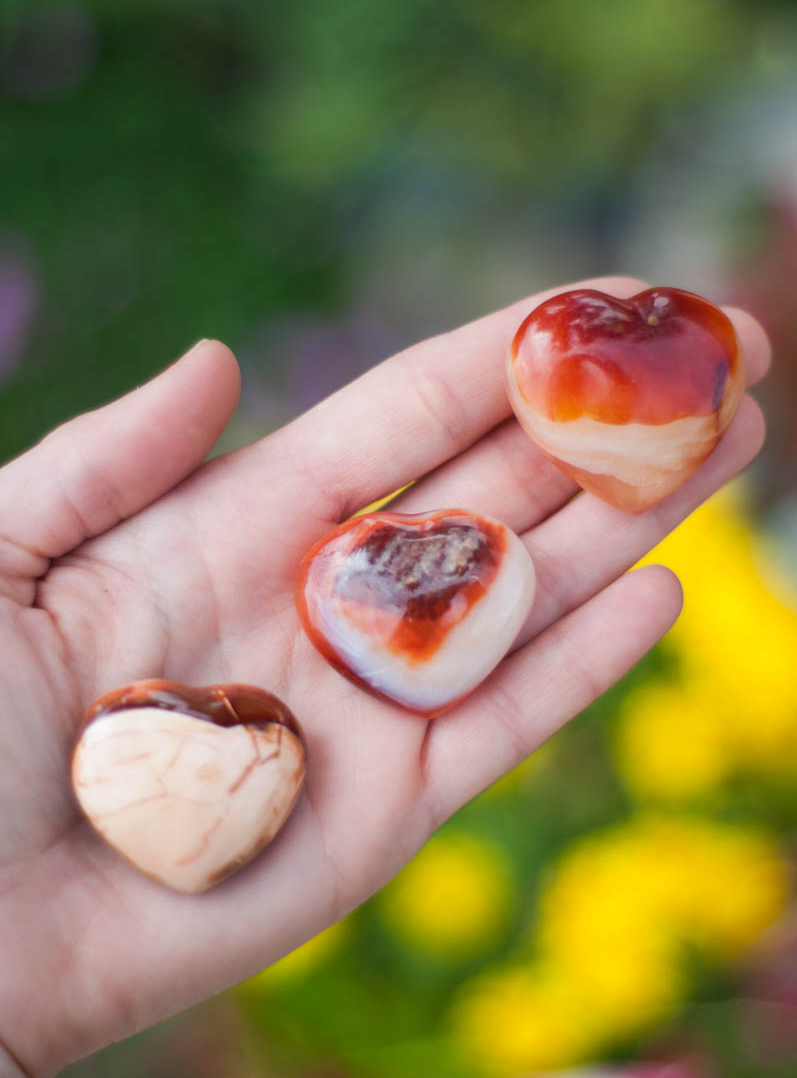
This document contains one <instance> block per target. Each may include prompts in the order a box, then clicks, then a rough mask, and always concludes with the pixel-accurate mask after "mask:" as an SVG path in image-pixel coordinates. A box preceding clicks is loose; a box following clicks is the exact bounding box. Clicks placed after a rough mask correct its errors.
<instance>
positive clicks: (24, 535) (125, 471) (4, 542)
mask: <svg viewBox="0 0 797 1078" xmlns="http://www.w3.org/2000/svg"><path fill="white" fill-rule="evenodd" d="M239 392H240V375H239V372H238V364H237V363H236V361H235V357H234V356H233V354H232V352H230V350H229V349H228V348H226V347H225V346H224V345H223V344H220V343H219V342H218V341H200V342H199V343H198V344H196V345H194V347H193V348H192V349H191V350H190V351H189V352H187V353H186V354H185V355H184V356H183V357H182V359H180V360H178V361H177V362H176V363H175V364H173V365H172V366H171V367H169V368H168V369H167V370H165V371H164V372H163V373H162V374H160V375H158V376H157V377H156V378H154V379H153V380H152V381H151V382H148V383H147V384H146V385H144V386H142V387H141V388H139V389H136V390H134V391H133V392H132V393H128V394H127V395H126V396H124V397H122V398H120V399H119V400H118V401H114V402H113V403H112V404H109V405H106V406H105V407H104V408H100V409H98V410H97V411H95V412H88V413H86V414H85V415H81V416H78V417H77V418H76V419H72V420H70V421H69V422H67V423H65V424H64V425H63V426H61V427H58V428H57V429H56V430H55V431H53V432H52V434H49V435H47V437H46V438H44V440H43V441H42V442H40V443H39V444H38V445H37V446H35V447H34V448H33V449H31V450H30V451H29V452H27V453H25V454H23V456H21V457H18V458H17V459H16V460H14V461H12V462H11V463H10V464H7V465H6V466H5V467H4V468H2V469H0V585H2V584H3V582H5V585H6V586H5V588H2V587H0V591H5V592H6V593H8V594H12V595H15V597H18V594H19V593H20V591H21V589H22V588H24V587H25V586H26V584H28V585H29V581H30V580H31V579H35V578H36V577H38V576H41V575H42V574H43V573H44V572H46V570H47V565H48V562H49V559H51V558H57V557H60V556H61V555H62V554H65V553H67V552H68V551H70V550H72V549H74V548H75V547H76V546H78V545H79V544H80V543H81V542H83V540H84V539H88V538H90V537H91V536H95V535H99V534H101V533H102V532H104V531H107V530H108V529H109V528H111V527H113V526H114V525H115V524H117V523H119V521H121V520H124V519H125V518H127V517H129V516H132V515H133V514H134V513H136V512H138V511H139V510H140V509H143V508H144V507H145V506H146V505H149V503H150V502H153V501H154V500H155V499H156V498H158V497H160V495H162V494H164V493H166V492H167V491H168V490H170V489H171V488H172V487H173V486H175V484H176V483H178V482H179V481H180V480H181V479H183V478H184V477H185V476H186V475H188V474H190V473H191V472H192V471H193V470H194V469H195V468H196V467H197V466H198V465H199V464H200V463H201V462H202V460H203V458H204V457H205V455H206V454H207V453H208V451H209V450H210V449H211V448H212V447H213V444H214V443H215V441H216V440H217V438H218V437H219V435H220V434H221V432H222V431H223V430H224V427H225V426H226V424H227V422H228V420H229V418H230V416H231V415H232V413H233V411H234V410H235V406H236V404H237V401H238V394H239Z"/></svg>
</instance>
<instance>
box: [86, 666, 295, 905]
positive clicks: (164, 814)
mask: <svg viewBox="0 0 797 1078" xmlns="http://www.w3.org/2000/svg"><path fill="white" fill-rule="evenodd" d="M304 770H305V754H304V747H303V744H302V739H301V734H300V731H299V727H298V724H297V722H296V720H295V719H294V717H293V715H292V714H291V712H290V711H289V710H288V708H287V707H286V706H285V705H284V704H283V703H282V702H281V701H280V700H278V699H277V697H276V696H272V695H271V693H267V692H264V691H263V690H262V689H258V688H256V687H255V686H251V685H209V686H207V687H205V688H201V689H199V688H190V687H188V686H187V685H179V684H177V683H176V682H173V681H137V682H133V683H132V684H130V685H126V686H125V687H123V688H121V689H117V690H116V691H115V692H112V693H108V694H107V695H106V696H103V697H102V698H101V699H100V700H98V701H97V702H96V703H95V704H94V705H93V706H92V707H91V708H89V710H88V711H87V712H86V716H85V721H84V726H83V728H82V730H81V732H80V736H79V737H78V741H77V744H76V746H75V752H74V755H73V758H72V784H73V787H74V790H75V794H76V796H77V799H78V801H79V802H80V806H81V808H82V809H83V811H84V812H85V813H86V815H87V817H88V818H89V820H90V822H91V823H92V825H93V826H94V827H95V828H96V829H97V831H99V833H100V834H101V835H102V836H103V838H104V839H105V840H106V841H107V842H108V843H109V845H111V846H113V847H114V849H116V850H117V851H118V852H119V853H121V854H122V855H123V856H124V857H126V858H127V859H128V860H129V861H131V862H132V863H133V864H134V865H135V866H136V867H137V868H139V869H141V871H142V872H145V873H147V875H150V876H153V877H155V879H158V880H160V881H161V883H165V884H166V885H167V886H168V887H171V888H173V889H174V890H176V891H186V892H195V891H204V890H205V889H206V888H208V887H211V886H213V884H215V883H218V882H219V881H220V880H222V879H224V878H225V877H227V876H229V875H230V874H231V873H233V872H235V871H237V870H238V869H239V868H242V867H243V865H245V864H247V862H249V861H250V860H251V859H252V858H253V857H254V856H255V855H256V854H257V853H258V852H259V851H260V850H261V849H262V848H263V847H264V846H266V845H267V844H268V843H269V842H270V841H271V840H272V838H273V837H274V836H275V835H276V833H277V831H279V829H280V828H281V827H282V825H283V823H284V822H285V820H286V819H287V817H288V815H289V814H290V811H291V809H292V808H293V806H294V803H295V802H296V799H297V797H298V796H299V790H300V789H301V785H302V780H303V778H304Z"/></svg>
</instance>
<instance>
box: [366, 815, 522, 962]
mask: <svg viewBox="0 0 797 1078" xmlns="http://www.w3.org/2000/svg"><path fill="white" fill-rule="evenodd" d="M511 899H512V890H511V878H510V872H509V867H508V862H507V858H506V856H505V855H504V854H503V851H502V850H501V849H500V848H499V847H497V846H496V845H494V844H493V843H489V842H487V841H485V840H484V839H476V838H474V837H473V836H471V835H465V834H456V833H454V832H443V833H441V834H439V835H438V836H437V837H435V838H433V839H432V840H431V841H430V842H429V843H427V845H426V846H425V847H424V848H423V849H422V850H421V852H420V853H419V854H418V856H417V857H416V858H415V860H414V861H412V862H411V863H410V864H409V865H408V866H407V867H406V868H405V869H404V871H403V872H401V873H400V874H399V876H397V878H396V879H395V880H394V881H393V883H391V884H390V885H389V886H388V887H387V888H386V889H385V890H384V891H383V892H382V894H381V896H380V898H379V902H380V905H381V909H382V913H383V916H384V917H385V920H386V921H387V922H388V923H389V924H390V925H391V926H392V927H393V928H394V929H395V930H396V932H397V933H398V934H399V935H400V936H401V937H403V939H404V940H405V941H406V942H408V943H409V944H411V945H412V946H415V947H418V948H420V949H421V950H424V951H427V952H431V953H435V954H438V955H440V956H444V957H453V958H458V957H460V956H470V955H471V954H474V953H476V952H478V951H480V950H482V949H483V948H484V947H486V946H489V945H490V944H492V943H494V942H495V940H496V939H497V937H498V936H499V935H500V933H501V930H502V929H503V928H504V927H505V925H506V922H507V917H508V914H509V909H510V905H511Z"/></svg>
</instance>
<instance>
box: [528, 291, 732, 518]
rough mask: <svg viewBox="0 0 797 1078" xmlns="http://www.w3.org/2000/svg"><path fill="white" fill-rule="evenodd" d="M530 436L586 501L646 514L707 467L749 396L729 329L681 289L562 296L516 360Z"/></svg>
mask: <svg viewBox="0 0 797 1078" xmlns="http://www.w3.org/2000/svg"><path fill="white" fill-rule="evenodd" d="M507 381H508V392H509V399H510V402H511V404H512V407H513V409H514V411H515V414H516V415H517V418H518V420H519V422H520V423H521V425H522V426H523V428H524V429H525V431H526V433H527V434H528V435H529V437H530V438H532V440H533V441H534V442H535V443H536V444H537V445H538V446H539V448H540V449H541V450H542V452H543V453H545V454H546V456H548V457H550V459H551V460H552V461H554V463H555V464H557V465H558V466H559V467H560V468H561V469H562V471H564V472H565V473H566V474H567V475H569V476H571V477H572V478H573V479H575V481H576V482H577V483H578V484H579V485H580V486H582V487H583V488H584V489H585V490H588V491H591V492H592V493H593V494H596V495H597V496H598V497H600V498H602V499H603V500H604V501H607V502H609V503H610V504H611V505H615V506H617V507H618V508H621V509H626V510H629V511H631V512H634V513H637V512H641V511H643V510H645V509H647V508H649V507H650V506H651V505H654V504H655V503H656V502H658V501H660V500H661V499H662V498H665V497H666V496H667V495H668V494H671V493H672V492H673V491H674V490H676V489H677V488H678V487H679V486H680V485H681V484H682V483H683V482H685V480H686V479H688V477H689V476H690V475H691V474H692V473H693V472H694V471H695V469H696V468H698V467H699V466H700V464H701V463H702V462H703V461H704V460H705V459H706V457H707V456H708V455H709V453H710V452H711V451H712V449H713V448H714V446H715V445H716V444H717V442H718V441H719V439H720V438H721V437H722V435H723V433H724V432H725V431H726V430H727V428H728V426H729V425H730V422H731V420H732V419H733V417H734V415H735V414H736V411H737V409H738V407H739V404H740V402H741V399H742V395H743V393H744V384H745V380H744V364H743V359H742V355H741V350H740V347H739V342H738V340H737V337H736V334H735V332H734V329H733V325H732V323H731V321H730V319H729V318H728V317H727V315H725V314H724V313H723V312H722V311H721V310H720V309H719V308H718V307H715V306H714V304H712V303H709V302H708V300H705V299H703V298H702V297H700V296H697V295H695V294H694V293H692V292H685V291H682V290H681V289H678V288H649V289H647V290H646V291H644V292H640V293H638V294H637V295H636V296H633V297H632V298H631V299H628V300H622V299H616V298H615V297H613V296H608V295H605V294H604V293H603V292H597V291H594V290H592V289H577V290H575V291H571V292H563V293H561V294H560V295H557V296H553V297H552V298H551V299H549V300H546V301H545V302H544V303H542V304H540V306H539V307H537V308H536V309H535V310H533V311H532V312H531V314H530V315H529V316H528V317H527V318H526V319H525V320H524V321H523V323H522V324H521V326H520V328H519V329H518V331H517V333H516V334H515V337H514V340H513V341H512V344H511V347H510V350H509V356H508V361H507Z"/></svg>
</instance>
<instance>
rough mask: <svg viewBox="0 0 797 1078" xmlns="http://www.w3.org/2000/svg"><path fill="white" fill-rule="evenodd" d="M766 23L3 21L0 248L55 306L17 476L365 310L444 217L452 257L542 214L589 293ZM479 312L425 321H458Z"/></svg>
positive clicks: (43, 307) (732, 14)
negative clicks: (73, 429)
mask: <svg viewBox="0 0 797 1078" xmlns="http://www.w3.org/2000/svg"><path fill="white" fill-rule="evenodd" d="M772 10H774V8H770V5H766V4H757V5H753V4H742V3H739V2H738V0H737V2H734V0H646V2H644V3H640V2H638V0H611V2H609V3H601V4H596V3H595V2H594V0H535V2H532V3H521V4H517V3H514V2H512V3H509V2H505V0H499V2H496V3H490V4H485V3H481V2H474V0H448V2H446V3H443V4H440V3H433V2H431V0H405V2H404V3H401V4H386V5H380V6H379V7H378V8H377V7H376V6H375V5H373V4H372V3H366V2H365V0H346V2H344V3H339V4H329V3H326V2H320V0H315V2H313V0H306V2H301V3H296V4H278V3H273V2H266V3H260V2H258V0H215V2H213V0H200V2H196V0H157V2H156V0H127V2H114V3H110V2H107V0H91V2H89V0H84V2H83V3H78V2H70V3H40V2H31V0H25V2H9V0H6V2H5V3H4V4H3V6H2V14H1V15H0V131H2V139H0V239H3V240H5V241H6V242H7V243H10V244H12V246H13V247H14V248H15V249H16V248H17V247H21V248H22V253H23V254H24V255H25V256H26V257H27V258H29V259H30V261H31V262H32V265H33V268H34V271H35V275H36V279H37V284H38V290H39V302H38V310H37V318H36V320H35V324H34V329H33V331H32V334H31V339H30V341H29V342H28V347H27V350H26V352H25V356H24V362H23V363H22V364H20V366H19V368H18V370H17V372H16V375H15V377H13V378H12V379H10V380H9V381H8V382H7V384H6V385H5V387H4V393H3V397H2V403H1V404H0V459H1V458H4V457H8V456H10V455H12V454H14V453H16V452H18V451H19V450H20V449H22V448H23V447H24V446H25V445H27V444H29V443H30V442H31V441H32V440H33V439H35V438H36V437H38V436H39V435H41V434H42V433H43V432H44V431H45V430H47V429H48V428H49V427H51V426H52V425H53V424H55V423H56V422H58V421H59V420H61V419H62V418H64V417H65V416H67V415H69V414H71V413H74V412H76V411H78V410H80V409H83V408H86V407H89V406H92V405H96V404H97V403H99V402H100V401H103V400H105V399H107V398H108V397H110V396H112V395H114V394H117V393H119V392H121V391H123V390H124V389H125V388H127V387H129V386H130V385H131V384H133V383H136V382H139V381H141V380H142V379H144V378H146V377H147V376H149V375H151V374H152V373H153V372H154V371H155V370H157V369H158V368H159V367H161V366H162V365H163V364H164V363H165V362H166V361H168V359H169V358H171V357H173V356H174V355H176V354H177V353H178V352H179V351H180V350H181V349H183V348H184V347H185V346H187V345H189V344H190V343H191V342H192V341H193V340H194V339H195V338H197V337H200V336H205V335H214V336H219V337H222V338H223V339H225V340H227V341H228V342H230V343H231V344H232V345H233V346H235V345H238V344H240V343H241V342H242V341H243V340H244V339H245V338H246V335H247V333H248V332H249V331H250V329H251V327H252V326H253V325H254V324H255V323H257V322H259V321H260V320H262V319H264V318H268V317H269V316H274V315H275V314H284V313H285V312H288V311H296V310H299V311H307V310H311V311H336V310H340V309H346V306H347V304H348V303H350V302H351V301H352V298H353V297H352V292H353V288H352V278H353V277H357V276H359V275H361V274H362V272H363V269H362V263H363V261H364V260H366V261H367V258H368V248H369V238H370V237H372V236H373V234H374V232H378V231H379V229H380V227H382V224H383V221H384V219H385V218H389V217H392V216H394V215H396V214H397V213H398V214H401V215H402V221H403V222H406V221H409V228H410V235H409V242H410V243H411V244H414V245H416V246H417V248H418V250H419V252H421V251H422V249H423V245H424V242H425V237H424V221H425V219H426V218H427V217H431V218H440V217H442V218H444V219H445V220H447V221H448V232H447V234H448V235H449V236H450V238H451V242H452V243H456V242H457V235H458V233H460V232H462V231H463V230H468V231H469V230H471V229H472V228H473V222H474V221H476V222H477V223H478V231H479V232H480V233H483V234H489V232H490V230H491V228H494V229H497V230H499V231H501V230H509V231H512V230H513V229H515V230H517V229H519V230H520V231H521V233H522V232H523V230H524V229H528V228H529V223H528V222H529V216H530V215H533V214H534V213H536V212H538V211H539V210H540V209H541V208H542V212H543V214H544V215H545V216H546V217H550V216H551V215H557V214H558V215H561V216H562V217H565V216H566V217H567V218H568V220H569V221H570V223H571V226H573V223H574V227H575V228H576V229H577V230H578V234H579V236H580V248H581V249H580V251H578V252H577V253H575V254H573V256H572V257H571V258H570V262H571V263H572V265H568V270H571V271H572V272H573V273H580V272H582V271H586V270H590V269H592V268H600V267H603V268H608V267H609V266H610V263H611V259H612V251H611V236H612V229H613V227H614V226H615V224H616V221H615V217H616V215H617V214H618V213H620V214H621V213H622V205H623V192H624V190H625V187H626V185H627V183H628V180H629V177H630V176H631V175H632V173H633V170H634V168H635V166H636V164H637V163H638V162H639V161H640V160H641V158H642V157H643V156H644V154H645V153H646V152H647V150H648V148H649V147H650V145H651V144H653V143H654V142H655V140H656V139H657V137H658V136H659V135H660V133H661V130H662V129H663V128H664V127H666V125H673V124H676V125H677V124H678V123H679V122H680V118H681V117H682V116H683V114H684V113H685V112H686V111H688V110H690V109H694V108H699V107H701V105H703V104H704V103H705V102H706V100H707V99H711V98H714V97H718V96H721V95H722V94H723V92H724V90H725V89H730V88H732V87H734V86H735V85H736V83H737V81H738V77H739V70H740V67H741V68H742V69H743V68H744V67H745V65H747V66H748V67H749V66H750V65H751V64H752V63H753V62H754V61H755V50H756V42H757V40H758V38H759V36H760V33H762V32H764V30H765V29H766V27H767V26H768V25H769V21H768V20H769V15H768V12H769V11H772ZM413 220H415V221H416V222H417V223H416V227H415V229H413V227H412V221H413ZM513 220H514V221H515V222H516V223H515V224H514V225H513V223H512V222H513ZM476 257H478V255H477V254H476V252H471V255H470V258H471V259H474V258H476ZM530 263H531V264H532V265H533V251H531V252H530ZM365 272H367V266H366V267H365ZM537 272H539V273H540V274H541V273H542V272H544V267H541V268H540V269H539V270H538V271H537ZM463 273H464V275H465V276H466V275H467V273H468V266H467V265H465V266H464V267H463ZM546 283H550V282H549V281H548V282H546ZM524 285H525V283H524V282H520V283H519V285H518V288H519V289H520V290H522V289H523V287H524ZM398 287H399V288H400V287H401V285H400V284H399V285H398ZM460 287H461V282H460V281H457V280H449V281H441V282H440V289H441V295H440V297H439V301H438V303H437V304H435V297H433V296H426V297H425V300H426V306H427V307H431V309H432V311H434V307H435V305H437V306H438V307H439V309H440V310H441V312H443V314H444V313H445V312H446V311H447V310H448V309H449V303H448V299H447V293H450V292H456V290H457V289H458V288H460ZM507 298H514V297H507ZM386 306H387V305H386ZM387 309H389V307H387ZM476 313H479V312H478V310H472V309H468V310H463V312H462V314H463V315H464V316H471V315H475V314H476ZM408 321H409V319H408ZM429 321H430V322H431V324H432V326H433V328H444V325H445V323H440V324H439V325H437V326H436V327H435V325H434V324H435V318H434V314H432V315H431V316H430V318H429V319H427V322H429ZM398 330H399V333H400V335H401V337H402V339H407V340H408V341H409V340H411V339H412V328H411V325H403V326H400V327H398ZM377 358H381V357H377V356H375V357H374V359H377ZM270 363H271V364H272V365H273V360H270V357H269V356H268V355H264V356H259V357H258V365H259V366H261V367H262V368H263V369H264V370H265V371H266V373H267V375H268V372H269V367H270ZM275 376H276V375H275Z"/></svg>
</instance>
